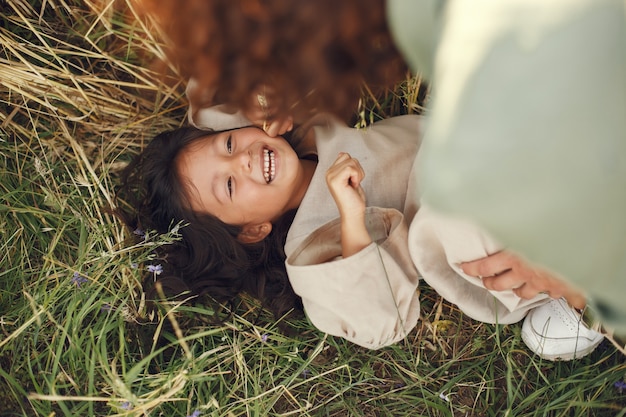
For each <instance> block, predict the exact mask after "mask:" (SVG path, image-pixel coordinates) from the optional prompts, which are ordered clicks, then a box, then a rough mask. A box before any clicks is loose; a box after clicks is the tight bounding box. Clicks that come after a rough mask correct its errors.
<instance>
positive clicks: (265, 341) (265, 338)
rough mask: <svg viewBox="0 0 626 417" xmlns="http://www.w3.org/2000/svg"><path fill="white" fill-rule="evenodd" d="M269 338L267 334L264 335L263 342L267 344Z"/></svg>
mask: <svg viewBox="0 0 626 417" xmlns="http://www.w3.org/2000/svg"><path fill="white" fill-rule="evenodd" d="M267 338H268V335H267V333H265V334H263V336H261V342H263V343H267Z"/></svg>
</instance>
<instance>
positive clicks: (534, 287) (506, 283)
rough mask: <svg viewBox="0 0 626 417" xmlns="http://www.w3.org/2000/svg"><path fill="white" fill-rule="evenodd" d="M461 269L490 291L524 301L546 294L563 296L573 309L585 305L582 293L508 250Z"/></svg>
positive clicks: (466, 264) (557, 296) (465, 263)
mask: <svg viewBox="0 0 626 417" xmlns="http://www.w3.org/2000/svg"><path fill="white" fill-rule="evenodd" d="M461 269H463V272H465V273H466V274H468V275H471V276H475V277H481V278H482V281H483V284H484V285H485V287H486V288H487V289H489V290H494V291H503V290H513V292H514V293H515V294H516V295H517V296H518V297H520V298H524V299H531V298H533V297H535V296H536V295H537V294H540V293H544V294H548V295H549V296H550V297H552V298H561V297H564V298H565V299H566V300H567V301H568V302H569V303H570V304H571V305H572V306H573V307H575V308H583V307H584V306H585V304H586V298H585V296H584V294H583V293H582V292H580V291H579V290H577V289H576V288H574V287H573V286H571V285H570V284H568V283H567V282H565V281H563V280H562V279H560V278H558V277H557V276H555V275H554V274H552V273H551V272H549V271H547V270H545V269H542V268H539V267H536V266H534V265H532V264H530V263H529V262H527V261H526V260H524V259H522V258H521V257H519V256H517V255H515V254H514V253H512V252H509V251H501V252H497V253H494V254H493V255H490V256H487V257H485V258H482V259H477V260H475V261H472V262H464V263H462V264H461Z"/></svg>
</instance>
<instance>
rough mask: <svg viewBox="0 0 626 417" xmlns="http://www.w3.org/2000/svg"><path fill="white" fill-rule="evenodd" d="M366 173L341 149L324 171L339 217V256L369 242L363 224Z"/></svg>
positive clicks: (358, 248)
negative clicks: (362, 183) (362, 182)
mask: <svg viewBox="0 0 626 417" xmlns="http://www.w3.org/2000/svg"><path fill="white" fill-rule="evenodd" d="M364 177H365V172H364V171H363V168H362V167H361V164H360V163H359V161H358V160H356V159H354V158H352V157H351V156H350V155H349V154H347V153H343V152H340V153H339V156H338V157H337V159H336V160H335V163H334V164H333V165H332V166H331V167H330V168H328V171H326V184H327V185H328V189H329V190H330V194H331V195H332V196H333V199H334V200H335V203H336V204H337V208H338V209H339V215H340V216H341V247H342V256H343V257H344V258H347V257H348V256H350V255H353V254H355V253H357V252H359V251H360V250H361V249H363V248H365V247H366V246H368V245H369V244H370V243H372V239H371V238H370V235H369V233H368V232H367V229H366V227H365V192H364V191H363V187H361V181H362V180H363V178H364Z"/></svg>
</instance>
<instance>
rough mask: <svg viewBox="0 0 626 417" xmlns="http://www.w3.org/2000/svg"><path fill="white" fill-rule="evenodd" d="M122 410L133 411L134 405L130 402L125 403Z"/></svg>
mask: <svg viewBox="0 0 626 417" xmlns="http://www.w3.org/2000/svg"><path fill="white" fill-rule="evenodd" d="M120 407H122V409H124V410H132V409H133V405H132V404H131V403H130V401H124V402H123V403H122V404H121V406H120Z"/></svg>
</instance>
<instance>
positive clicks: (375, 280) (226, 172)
mask: <svg viewBox="0 0 626 417" xmlns="http://www.w3.org/2000/svg"><path fill="white" fill-rule="evenodd" d="M220 110H221V109H216V108H211V109H201V110H200V111H198V112H191V113H190V115H191V121H192V123H193V124H194V125H196V126H197V127H199V128H201V129H194V128H184V129H183V130H179V131H174V132H169V133H164V134H161V135H159V136H157V137H156V138H155V140H154V141H153V142H151V143H150V144H149V145H148V147H147V148H146V150H145V151H144V153H143V154H142V155H141V156H140V157H139V159H138V160H137V161H136V162H135V163H134V164H133V165H132V166H131V167H130V168H129V171H128V172H129V173H131V174H127V175H128V178H130V179H131V182H132V179H133V178H135V179H136V180H137V181H139V186H140V188H143V189H144V192H145V199H144V204H143V205H142V206H141V207H142V209H141V210H140V218H142V217H143V220H142V221H143V223H144V224H145V225H148V226H151V227H154V228H156V229H157V230H158V231H161V232H163V231H166V230H167V228H168V227H170V226H171V225H174V224H176V223H178V222H181V221H182V222H186V223H188V224H189V225H188V226H186V227H183V228H181V233H182V236H183V239H182V242H181V243H180V244H178V245H175V246H174V247H172V248H171V249H170V250H168V258H167V259H168V261H169V262H170V263H171V264H172V265H173V266H174V267H175V269H176V271H175V273H174V275H176V278H177V280H178V281H177V282H178V283H184V284H185V285H187V287H188V288H189V289H190V290H191V292H192V293H194V294H203V293H208V294H210V295H211V296H213V297H216V298H218V299H228V298H229V297H232V296H234V295H235V294H236V293H238V292H240V291H248V292H250V293H252V294H253V295H256V296H257V297H259V298H260V299H262V300H263V299H268V298H269V299H271V301H272V302H273V303H274V306H276V305H277V303H279V300H286V299H289V295H290V291H291V288H293V291H295V293H296V294H297V295H298V296H299V297H300V298H301V300H302V305H303V307H304V310H305V312H306V314H307V316H308V317H309V319H310V320H311V322H312V323H313V324H314V325H315V326H316V327H318V328H319V329H320V330H322V331H324V332H327V333H330V334H332V335H336V336H340V337H344V338H346V339H348V340H350V341H352V342H354V343H356V344H359V345H361V346H365V347H368V348H374V349H375V348H379V347H382V346H386V345H389V344H392V343H394V342H396V341H398V340H401V339H402V338H404V337H405V336H406V335H407V334H408V332H409V331H410V330H411V329H412V328H413V327H414V326H415V324H416V322H417V320H418V318H419V299H418V296H419V292H418V291H417V287H418V282H419V279H420V277H421V278H423V279H424V280H425V281H427V282H428V283H429V284H430V285H431V286H432V287H433V288H434V289H435V290H436V291H437V292H438V293H439V294H441V295H442V296H443V297H444V298H446V299H447V300H448V301H450V302H452V303H454V304H456V305H457V306H458V307H459V308H460V309H461V310H462V311H463V312H464V313H465V314H467V315H468V316H470V317H472V318H474V319H477V320H480V321H484V322H490V323H495V322H498V323H502V324H506V323H513V322H517V321H519V320H521V319H522V318H523V317H524V316H525V315H526V314H527V313H528V311H530V310H532V309H534V308H536V307H538V306H541V305H544V304H546V303H548V302H549V301H550V298H549V296H548V295H547V294H536V295H535V294H532V295H533V296H532V297H530V299H524V298H520V297H519V296H518V295H517V294H516V292H518V293H519V292H520V291H519V290H505V291H495V290H493V289H492V290H489V289H487V288H486V287H485V284H484V283H483V280H481V278H480V277H476V276H471V275H469V274H466V273H465V272H464V270H463V269H462V268H461V266H462V263H463V262H467V261H473V260H477V259H481V258H486V259H495V260H496V261H498V262H501V261H502V259H508V260H509V261H508V263H506V262H505V265H500V266H498V267H497V270H495V271H494V273H493V275H495V274H496V273H500V272H505V274H508V275H509V276H511V275H513V276H514V278H513V279H515V276H519V275H520V272H517V271H522V272H521V275H524V276H523V277H522V278H520V282H526V281H527V282H531V281H532V279H535V278H537V277H539V278H538V279H543V280H554V278H552V277H550V276H549V274H548V273H547V272H544V271H541V270H540V269H537V268H532V267H530V266H529V265H526V264H525V263H524V262H523V261H521V260H519V259H517V258H514V257H513V255H510V254H509V255H507V256H508V257H505V256H504V255H503V254H506V252H500V251H501V249H502V248H501V247H500V245H499V244H498V243H497V242H495V241H494V240H493V239H492V238H490V237H489V236H487V235H486V234H485V233H483V232H482V231H480V230H479V229H478V228H477V227H475V226H474V225H472V224H469V223H467V222H465V221H462V220H456V219H449V218H443V217H441V216H439V215H437V214H435V213H433V212H432V211H430V210H429V209H428V208H427V207H422V208H420V207H419V195H418V190H417V186H416V184H415V183H414V180H415V175H414V171H415V170H416V169H417V166H418V164H419V163H420V161H419V158H417V153H418V149H419V138H420V137H421V133H420V132H421V130H422V128H423V124H424V120H423V119H422V118H421V117H419V116H400V117H394V118H391V119H387V120H383V121H381V122H378V123H375V124H374V125H372V126H370V127H369V128H367V129H362V130H357V129H354V128H349V127H347V126H345V125H344V124H342V123H340V122H338V121H336V120H334V119H332V118H330V117H328V118H323V117H320V118H318V120H317V121H316V122H315V123H312V127H310V128H309V129H305V128H303V129H299V130H296V131H295V132H294V133H293V134H291V138H290V142H288V141H287V140H286V139H284V138H283V137H281V136H269V135H268V134H266V132H265V131H264V130H263V129H261V128H259V127H255V126H251V125H252V123H251V122H249V121H248V120H246V119H245V118H241V117H238V116H236V117H235V116H232V115H229V114H227V113H225V112H223V111H220ZM214 126H219V127H220V128H222V129H223V128H226V127H231V128H232V129H231V130H221V131H213V130H209V129H211V128H212V127H214ZM264 127H265V128H267V126H264ZM290 128H291V126H290V124H289V123H286V124H284V123H283V124H282V125H281V126H280V127H279V128H277V129H275V132H274V133H282V132H283V131H286V130H290ZM133 172H134V174H132V173H133ZM133 175H135V176H134V177H133ZM294 210H297V211H296V212H295V217H294ZM285 230H288V232H287V235H286V239H284V234H285V233H284V231H285ZM283 239H284V241H283ZM282 243H284V247H283V245H282ZM283 251H284V252H283ZM512 259H515V262H516V265H517V266H516V267H515V268H513V270H512V271H511V270H510V269H511V267H512V266H513V264H512V262H513V261H511V260H512ZM283 260H284V266H283V264H282V262H283ZM496 263H497V262H496ZM493 264H494V263H491V264H489V263H483V266H484V265H493ZM467 265H468V268H469V269H471V267H472V265H475V264H472V263H470V264H467ZM520 265H521V267H520ZM285 267H286V273H287V276H288V280H289V284H290V285H286V286H285V285H283V286H281V285H280V284H278V285H275V284H276V282H275V281H281V280H280V279H277V277H281V276H283V277H284V271H285V269H284V268H285ZM418 271H419V275H418ZM468 272H469V271H468ZM281 274H282V275H281ZM516 274H517V275H516ZM474 275H478V274H474ZM482 275H484V276H487V275H492V273H483V274H482ZM503 276H504V274H503ZM283 282H284V281H283ZM485 282H486V281H485ZM493 286H495V285H493ZM173 288H174V289H175V288H176V285H174V286H173ZM554 288H557V286H555V287H554ZM573 293H574V292H572V293H569V295H571V294H573ZM551 295H553V296H556V295H555V294H551ZM272 302H270V305H271V304H272ZM281 302H282V301H281ZM527 321H528V320H527ZM577 333H580V331H577ZM538 337H541V336H538ZM589 339H590V342H589V343H588V344H585V346H584V349H587V350H588V351H584V352H583V351H582V350H581V349H582V348H583V346H582V345H583V343H580V342H579V341H576V340H575V341H576V342H577V344H578V343H580V347H578V348H577V347H576V346H575V347H574V352H569V353H573V354H575V355H577V356H582V355H583V354H586V353H588V352H590V351H591V350H593V348H595V346H596V345H597V344H598V343H599V341H600V340H601V336H599V339H598V337H597V336H596V335H594V334H591V335H589ZM525 340H526V339H525ZM527 343H529V342H528V341H527ZM530 347H531V349H533V346H530ZM534 350H535V351H537V350H538V348H535V349H534ZM559 355H560V356H555V357H564V354H562V353H559Z"/></svg>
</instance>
